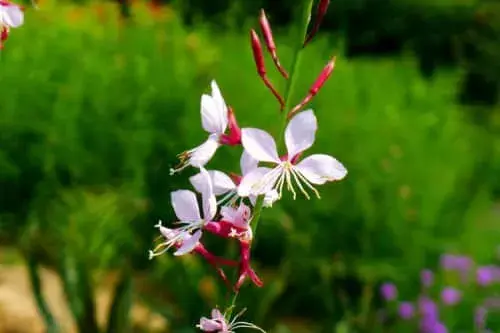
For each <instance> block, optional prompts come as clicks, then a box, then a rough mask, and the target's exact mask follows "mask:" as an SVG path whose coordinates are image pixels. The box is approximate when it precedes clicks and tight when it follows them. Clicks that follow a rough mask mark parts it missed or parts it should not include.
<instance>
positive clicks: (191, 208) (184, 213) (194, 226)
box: [150, 168, 217, 258]
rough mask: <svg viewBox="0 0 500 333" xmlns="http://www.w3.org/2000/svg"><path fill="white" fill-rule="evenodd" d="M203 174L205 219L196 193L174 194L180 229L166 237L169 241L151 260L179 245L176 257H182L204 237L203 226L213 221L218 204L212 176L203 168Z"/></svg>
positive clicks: (173, 201)
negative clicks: (201, 213)
mask: <svg viewBox="0 0 500 333" xmlns="http://www.w3.org/2000/svg"><path fill="white" fill-rule="evenodd" d="M201 174H202V178H201V181H200V192H201V195H202V206H203V207H202V210H203V218H202V217H201V216H200V207H199V206H198V201H197V199H196V194H195V193H194V192H192V191H189V190H177V191H174V192H172V193H171V202H172V207H173V209H174V212H175V215H176V216H177V218H178V219H179V221H178V222H176V224H180V227H178V228H175V229H173V232H174V234H171V237H165V238H167V241H166V242H165V243H162V244H160V245H159V246H157V247H156V249H155V250H154V251H151V252H150V257H151V258H152V257H156V256H159V255H161V254H163V253H165V252H166V251H168V249H169V248H171V247H176V246H177V245H178V244H179V243H181V244H182V246H181V247H180V248H178V249H177V251H176V252H175V253H174V255H176V256H181V255H184V254H187V253H189V252H191V251H192V250H193V249H194V248H195V247H196V245H197V244H198V241H199V240H200V238H201V236H202V229H203V226H204V225H205V224H207V223H208V222H209V221H211V220H212V219H213V218H214V216H215V214H216V213H217V202H216V199H215V195H214V193H213V187H212V181H211V179H210V175H209V174H208V172H207V171H206V170H205V169H203V168H201ZM160 231H161V229H160Z"/></svg>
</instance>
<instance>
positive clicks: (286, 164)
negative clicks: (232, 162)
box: [238, 110, 347, 199]
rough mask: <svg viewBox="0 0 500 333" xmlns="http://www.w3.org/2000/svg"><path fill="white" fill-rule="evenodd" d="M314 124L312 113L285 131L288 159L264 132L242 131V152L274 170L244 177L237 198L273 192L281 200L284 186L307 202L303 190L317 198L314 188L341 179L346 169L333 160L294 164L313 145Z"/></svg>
mask: <svg viewBox="0 0 500 333" xmlns="http://www.w3.org/2000/svg"><path fill="white" fill-rule="evenodd" d="M316 130H317V120H316V116H315V115H314V112H313V111H312V110H307V111H303V112H300V113H298V114H297V115H296V116H295V117H293V118H292V119H291V120H290V122H289V124H288V126H287V128H286V130H285V144H286V148H287V151H288V153H287V155H286V157H285V158H283V159H280V157H279V155H278V152H277V148H276V143H275V141H274V139H273V138H272V137H271V135H269V134H268V133H267V132H265V131H263V130H260V129H256V128H244V129H242V134H241V141H242V144H243V147H244V148H245V151H246V152H247V153H248V154H250V155H251V156H252V157H253V158H255V159H257V160H258V161H260V162H269V163H272V164H275V166H274V168H267V167H258V168H256V169H254V170H252V171H251V172H249V173H248V174H246V175H245V176H244V177H243V179H242V181H241V183H240V185H239V187H238V195H239V196H247V195H251V194H253V195H259V194H264V193H268V192H269V191H272V190H276V191H277V192H278V198H281V195H282V191H283V185H284V184H285V183H286V185H287V189H288V190H290V191H291V192H292V194H293V198H294V199H295V197H296V192H295V188H294V183H295V185H296V186H297V187H298V188H299V190H300V191H301V192H302V193H303V194H304V195H305V197H306V198H308V199H309V194H308V193H307V190H306V189H309V190H311V191H312V192H314V193H315V194H316V196H317V197H318V198H319V193H318V191H317V190H316V189H315V188H314V186H313V184H314V185H321V184H324V183H326V182H327V181H335V180H340V179H342V178H344V177H345V176H346V174H347V170H346V168H345V167H344V166H343V165H342V164H341V163H340V162H339V161H337V160H336V159H335V158H333V157H331V156H329V155H324V154H314V155H311V156H309V157H306V158H305V159H303V160H302V161H300V162H298V163H297V159H298V157H299V156H300V154H301V153H302V152H304V151H305V150H306V149H308V148H310V147H311V146H312V144H313V143H314V139H315V134H316Z"/></svg>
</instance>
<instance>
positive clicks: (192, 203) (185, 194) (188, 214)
mask: <svg viewBox="0 0 500 333" xmlns="http://www.w3.org/2000/svg"><path fill="white" fill-rule="evenodd" d="M170 198H171V199H170V200H171V202H172V207H173V208H174V212H175V215H176V216H177V218H178V219H179V220H180V221H199V220H201V217H200V208H199V206H198V201H197V200H196V194H194V192H191V191H189V190H177V191H174V192H172V193H171V194H170Z"/></svg>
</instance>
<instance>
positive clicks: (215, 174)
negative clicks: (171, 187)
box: [189, 170, 236, 195]
mask: <svg viewBox="0 0 500 333" xmlns="http://www.w3.org/2000/svg"><path fill="white" fill-rule="evenodd" d="M208 174H209V175H210V178H211V180H212V187H213V193H214V194H215V195H222V194H225V193H227V192H229V191H232V190H234V189H236V185H235V184H234V182H233V180H232V179H231V177H229V176H228V175H226V174H225V173H224V172H222V171H218V170H210V171H208ZM189 181H190V182H191V185H193V187H194V188H195V189H196V191H198V192H199V193H202V187H203V182H204V178H203V175H202V174H201V172H200V173H197V174H196V175H194V176H191V177H189Z"/></svg>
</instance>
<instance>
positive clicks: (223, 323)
mask: <svg viewBox="0 0 500 333" xmlns="http://www.w3.org/2000/svg"><path fill="white" fill-rule="evenodd" d="M244 311H245V310H243V311H241V312H240V313H238V314H237V315H236V316H234V318H233V320H231V321H229V320H228V319H226V317H225V316H224V315H223V314H222V313H221V312H220V311H219V309H213V310H212V313H211V318H206V317H201V319H200V323H199V324H198V325H196V327H197V328H199V329H200V330H202V331H203V332H219V333H234V330H235V329H239V328H251V329H254V330H257V331H259V332H263V333H265V331H264V330H263V329H262V328H260V327H258V326H256V325H254V324H252V323H249V322H246V321H237V320H238V318H239V317H240V316H241V315H242V314H243V312H244Z"/></svg>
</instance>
